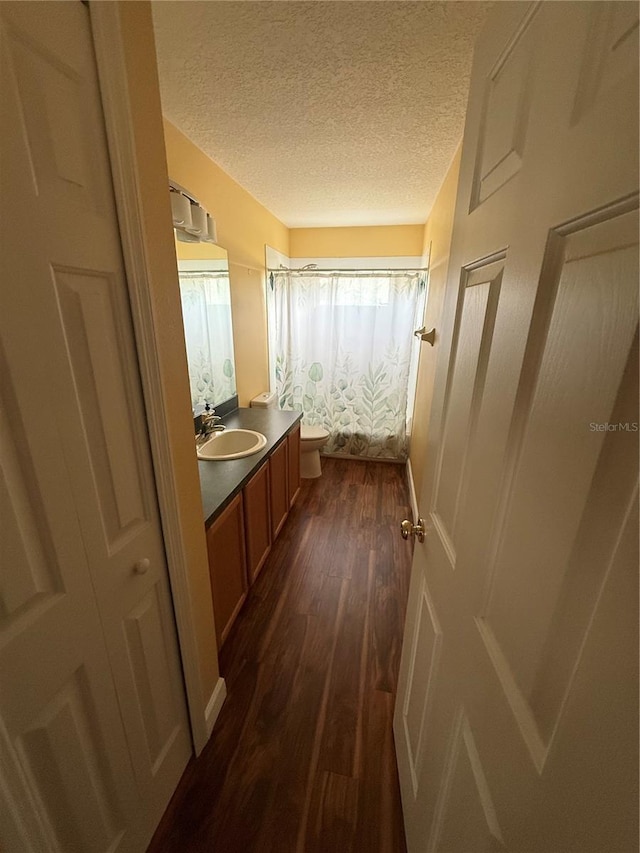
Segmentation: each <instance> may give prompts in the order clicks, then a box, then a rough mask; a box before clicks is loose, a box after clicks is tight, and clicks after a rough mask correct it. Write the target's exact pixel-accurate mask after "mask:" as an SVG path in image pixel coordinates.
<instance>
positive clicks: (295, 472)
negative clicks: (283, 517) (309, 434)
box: [287, 424, 300, 507]
mask: <svg viewBox="0 0 640 853" xmlns="http://www.w3.org/2000/svg"><path fill="white" fill-rule="evenodd" d="M287 449H288V454H289V458H288V462H289V507H292V506H293V504H294V503H295V500H296V498H297V497H298V493H299V491H300V424H298V425H297V426H296V428H295V429H294V430H292V431H291V432H290V433H289V438H288V440H287Z"/></svg>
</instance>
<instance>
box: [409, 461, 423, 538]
mask: <svg viewBox="0 0 640 853" xmlns="http://www.w3.org/2000/svg"><path fill="white" fill-rule="evenodd" d="M407 483H408V484H409V502H410V504H411V512H412V513H413V523H414V524H417V523H418V519H419V518H420V511H419V510H418V498H417V497H416V486H415V483H414V482H413V469H412V468H411V460H410V459H407Z"/></svg>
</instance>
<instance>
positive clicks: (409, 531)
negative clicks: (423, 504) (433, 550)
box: [400, 518, 427, 542]
mask: <svg viewBox="0 0 640 853" xmlns="http://www.w3.org/2000/svg"><path fill="white" fill-rule="evenodd" d="M426 532H427V531H426V529H425V526H424V518H419V519H418V523H417V524H413V522H411V521H409V519H408V518H405V520H404V521H403V522H402V523H401V524H400V534H401V536H402V538H403V539H408V538H409V537H410V536H415V537H416V539H417V540H418V542H424V537H425V533H426Z"/></svg>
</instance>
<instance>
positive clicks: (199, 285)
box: [176, 242, 236, 413]
mask: <svg viewBox="0 0 640 853" xmlns="http://www.w3.org/2000/svg"><path fill="white" fill-rule="evenodd" d="M176 252H177V255H178V277H179V280H180V300H181V302H182V318H183V322H184V336H185V341H186V345H187V362H188V364H189V384H190V386H191V405H192V407H193V410H194V412H196V413H198V412H199V411H201V410H202V408H203V406H204V405H205V404H206V403H209V404H210V405H212V406H218V405H220V404H221V403H224V402H226V401H227V400H230V399H231V398H233V397H235V396H236V371H235V362H234V355H233V326H232V320H231V291H230V287H229V259H228V256H227V252H226V250H225V249H223V248H222V247H221V246H217V245H215V244H212V243H195V244H190V243H178V242H177V243H176Z"/></svg>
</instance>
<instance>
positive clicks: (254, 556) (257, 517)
mask: <svg viewBox="0 0 640 853" xmlns="http://www.w3.org/2000/svg"><path fill="white" fill-rule="evenodd" d="M243 500H244V529H245V532H246V544H247V572H248V575H249V583H253V582H254V580H255V579H256V577H257V576H258V572H259V571H260V569H261V568H262V566H263V564H264V561H265V560H266V559H267V556H268V554H269V551H270V550H271V514H270V512H269V464H268V463H267V462H265V463H264V465H263V466H262V468H260V470H259V471H258V473H257V474H255V475H254V476H253V477H252V478H251V480H249V482H248V483H247V485H246V486H245V488H244V496H243Z"/></svg>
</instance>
